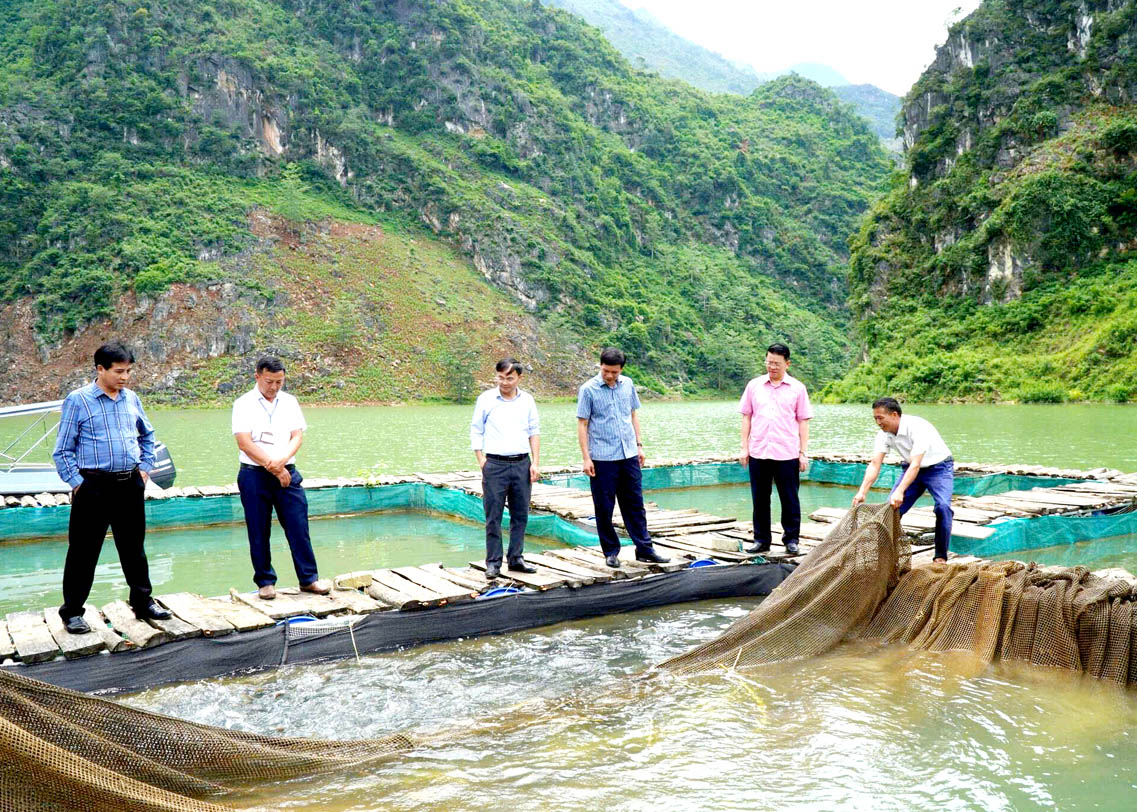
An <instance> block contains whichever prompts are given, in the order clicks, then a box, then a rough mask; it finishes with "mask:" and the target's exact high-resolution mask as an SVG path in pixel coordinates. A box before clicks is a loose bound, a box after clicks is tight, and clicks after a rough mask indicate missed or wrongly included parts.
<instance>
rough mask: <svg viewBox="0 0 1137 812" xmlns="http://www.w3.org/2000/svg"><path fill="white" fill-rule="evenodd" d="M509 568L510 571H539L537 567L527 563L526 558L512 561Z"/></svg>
mask: <svg viewBox="0 0 1137 812" xmlns="http://www.w3.org/2000/svg"><path fill="white" fill-rule="evenodd" d="M508 569H509V571H510V572H528V573H534V572H536V571H537V568H536V567H534V566H533V565H532V564H529V563H527V562H526V561H525V559H521V560H519V561H510V562H509V568H508Z"/></svg>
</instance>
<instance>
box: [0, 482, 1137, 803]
mask: <svg viewBox="0 0 1137 812" xmlns="http://www.w3.org/2000/svg"><path fill="white" fill-rule="evenodd" d="M1134 600H1137V593H1135V592H1134V591H1133V588H1132V587H1131V586H1130V585H1129V584H1128V583H1126V582H1124V581H1120V580H1110V579H1103V578H1099V577H1096V576H1094V575H1092V574H1090V573H1089V572H1088V571H1087V570H1086V569H1085V568H1082V567H1077V568H1073V569H1061V570H1057V569H1040V568H1038V567H1036V566H1034V565H1024V564H1020V563H1017V562H1010V561H1004V562H987V561H973V562H970V563H963V564H933V565H930V566H924V567H918V568H916V569H911V568H910V550H909V547H908V544H907V542H906V540H905V539H904V537H903V536H902V535H901V533H900V528H899V518H898V516H897V514H896V512H895V511H894V510H893V509H892V508H890V507H889V506H887V505H879V506H869V505H861V506H859V507H857V508H855V509H854V510H852V511H850V512H849V513H848V514H847V515H846V516H845V518H844V519H843V520H842V521H841V522H840V523H839V524H837V525H836V526H835V527H834V529H833V530H832V532H830V533H829V535H828V536H827V537H826V539H825V541H824V542H822V543H821V544H820V545H819V546H818V547H817V548H815V549H814V550H813V551H812V552H811V553H810V555H809V556H807V557H806V559H805V561H804V562H803V563H802V564H801V565H800V566H799V567H798V568H797V570H795V572H794V573H793V574H792V575H791V576H790V577H789V578H787V579H786V580H785V581H784V582H783V583H782V584H781V586H779V587H778V588H777V589H776V590H775V591H774V592H773V593H772V594H771V595H770V596H769V597H768V598H766V600H765V601H763V602H762V603H761V604H760V605H759V606H758V608H756V609H755V610H754V611H753V612H751V613H750V614H749V615H747V616H746V617H743V618H741V619H739V620H738V621H736V622H735V623H734V624H732V625H731V626H730V627H729V628H728V629H727V630H726V631H725V632H724V633H723V634H722V635H721V636H719V637H718V638H716V639H715V640H712V641H710V642H708V643H706V644H704V645H701V646H699V647H697V648H695V649H693V650H691V651H689V652H687V653H685V654H682V655H680V656H677V657H674V658H672V659H670V660H667V661H666V662H664V663H662V664H660V666H659V667H658V668H656V669H652V670H651V671H649V672H648V673H647V674H645V675H642V676H643V677H644V678H642V679H637V680H626V681H625V682H624V689H623V690H621V691H616V692H610V693H609V692H603V695H601V696H599V697H598V696H597V692H596V691H594V690H590V691H587V692H578V693H577V694H571V695H569V696H565V697H560V698H557V699H553V700H536V701H531V702H527V703H524V704H522V705H520V706H518V707H517V708H514V709H513V712H511V713H510V714H508V716H507V721H504V722H503V721H502V720H501V716H498V717H496V720H497V721H490V720H482V721H481V722H480V723H474V724H465V725H455V726H454V727H453V729H448V730H444V731H441V732H439V733H434V734H430V735H417V734H406V735H403V734H398V735H392V736H387V737H384V738H381V739H372V740H367V741H321V740H314V739H300V738H274V737H266V736H259V735H254V734H249V733H241V732H234V731H229V730H223V729H220V728H215V727H209V726H206V725H200V724H194V723H190V722H183V721H180V720H177V719H171V718H167V717H163V716H159V715H155V714H152V713H147V712H145V711H139V710H134V709H131V708H127V707H123V706H120V705H117V704H115V703H113V702H109V701H107V700H103V699H97V698H93V697H88V696H85V695H83V694H79V693H75V692H72V691H67V690H64V689H60V688H55V687H52V686H49V685H44V684H42V683H39V682H35V681H32V680H28V679H26V678H22V677H19V676H17V675H15V674H13V673H11V672H10V671H7V670H3V669H0V812H28V811H35V812H38V810H45V811H46V810H78V809H81V810H86V811H88V812H112V811H113V812H181V810H189V812H206V811H215V810H222V809H226V808H229V807H227V806H226V807H223V806H221V801H222V800H224V801H225V802H226V803H230V802H239V800H240V796H241V793H242V792H243V791H248V792H250V793H251V791H252V789H253V788H254V787H257V785H258V784H260V785H263V784H265V783H269V782H273V781H280V780H283V779H287V778H292V777H298V776H305V775H309V774H313V773H317V772H327V771H345V770H353V769H357V768H359V767H365V766H368V765H371V764H375V763H377V762H379V761H382V760H383V759H386V758H390V757H391V756H393V755H396V754H398V753H402V752H405V751H408V750H411V749H414V748H416V747H423V746H428V745H431V744H434V743H438V742H441V741H445V740H447V739H450V740H453V739H455V738H460V737H463V736H469V735H472V734H473V733H475V732H478V733H486V732H491V733H492V732H495V731H496V732H499V733H500V732H504V731H505V730H507V729H513V728H517V727H520V726H524V725H526V724H531V723H534V722H549V721H555V720H558V719H563V718H565V714H573V713H576V714H577V715H584V714H595V713H597V712H603V711H606V710H611V709H613V708H614V707H616V706H617V705H618V704H620V703H624V702H630V701H636V700H637V699H641V698H645V697H648V696H650V694H651V692H652V691H653V690H655V689H657V688H658V686H657V685H656V683H655V680H654V679H653V677H656V676H660V675H662V674H667V673H671V674H676V675H689V674H701V673H708V672H711V673H713V672H721V671H722V669H736V668H737V669H754V668H760V667H761V666H763V665H765V664H768V663H773V662H777V661H780V660H787V659H797V658H803V657H810V656H815V655H818V654H821V653H823V652H826V651H829V650H831V649H833V648H834V647H836V646H838V645H839V644H841V643H842V642H843V641H846V640H851V639H861V640H870V641H877V642H879V643H882V644H886V643H891V644H907V645H909V646H912V647H914V648H917V649H924V650H929V651H949V650H951V651H959V650H962V651H968V652H972V653H973V654H974V655H975V656H976V657H978V658H980V659H981V660H982V661H984V662H992V661H994V660H998V659H1004V660H1020V661H1025V662H1030V663H1033V664H1035V665H1038V666H1045V667H1051V668H1059V669H1067V670H1069V671H1074V672H1082V673H1085V674H1087V675H1089V676H1091V677H1095V678H1097V679H1101V680H1107V681H1110V682H1114V683H1116V684H1118V685H1123V686H1124V685H1129V686H1133V685H1137V657H1131V652H1134V651H1137V615H1135V614H1134V613H1133V611H1132V606H1133V601H1134ZM598 706H600V707H599V709H598ZM257 788H258V789H261V790H263V786H261V787H257Z"/></svg>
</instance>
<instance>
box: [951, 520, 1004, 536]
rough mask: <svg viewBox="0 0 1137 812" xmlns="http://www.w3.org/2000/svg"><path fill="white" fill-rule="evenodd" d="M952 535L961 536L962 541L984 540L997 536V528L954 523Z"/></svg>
mask: <svg viewBox="0 0 1137 812" xmlns="http://www.w3.org/2000/svg"><path fill="white" fill-rule="evenodd" d="M951 534H952V536H953V537H954V536H959V537H960V538H962V539H979V540H983V539H985V538H990V537H991V536H993V535H995V527H992V526H990V525H985V526H980V525H977V524H971V523H969V522H952V523H951Z"/></svg>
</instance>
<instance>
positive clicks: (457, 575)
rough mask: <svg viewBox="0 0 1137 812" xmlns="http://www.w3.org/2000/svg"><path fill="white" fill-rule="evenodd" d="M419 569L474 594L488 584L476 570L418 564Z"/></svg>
mask: <svg viewBox="0 0 1137 812" xmlns="http://www.w3.org/2000/svg"><path fill="white" fill-rule="evenodd" d="M419 568H420V569H424V570H428V571H429V572H431V573H432V574H434V575H436V576H438V577H439V578H442V579H444V580H446V581H450V582H451V583H452V584H456V585H458V586H463V587H466V588H467V589H470V590H472V591H474V592H481V591H482V590H483V589H485V588H487V587H488V586H489V582H488V581H486V576H485V575H483V574H482V573H480V572H478V571H477V570H471V569H469V568H462V569H456V568H454V567H444V566H442V564H439V563H433V564H420V565H419Z"/></svg>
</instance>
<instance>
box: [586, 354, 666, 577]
mask: <svg viewBox="0 0 1137 812" xmlns="http://www.w3.org/2000/svg"><path fill="white" fill-rule="evenodd" d="M626 362H627V357H626V356H625V355H624V353H623V352H621V351H620V350H617V349H614V348H612V347H609V348H607V349H605V350H604V351H603V352H602V353H600V373H599V374H598V375H597V376H596V377H595V378H590V379H589V380H588V381H585V382H584V383H583V384H582V385H581V387H580V391H579V393H578V394H577V401H576V424H577V425H576V434H577V440H578V441H579V442H580V455H581V457H582V458H583V459H584V473H586V474H588V477H589V481H588V484H589V486H590V487H591V489H592V506H593V509H594V510H595V511H596V534H597V535H598V536H600V549H601V550H602V551H603V552H604V560H605V562H606V563H607V564H608V566H609V567H612V568H613V569H619V568H620V558H619V554H620V539H619V538H617V536H616V528H615V527H614V526H613V524H612V511H613V509H614V508H615V506H616V503H617V502H619V503H620V515H621V516H622V517H623V519H624V528H625V529H626V530H627V531H628V535H629V536H631V538H632V542H633V543H634V544H635V545H636V560H637V561H650V562H655V563H660V564H664V563H666V562H667V561H669V560H670V559H668V558H667V557H665V556H662V555H660V554H659V553H657V552H656V551H655V548H654V547H652V544H651V535H650V534H649V533H648V530H647V513H646V512H645V510H644V495H643V486H642V482H641V474H640V468H641V466H642V465H643V462H644V451H643V443H642V442H641V441H640V421H639V417H638V416H637V415H636V410H637V409H639V408H640V399H639V396H638V395H636V385H635V384H634V383H632V380H631V378H625V377H624V376H623V375H621V374H620V373H621V372H623V370H624V364H625V363H626Z"/></svg>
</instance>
